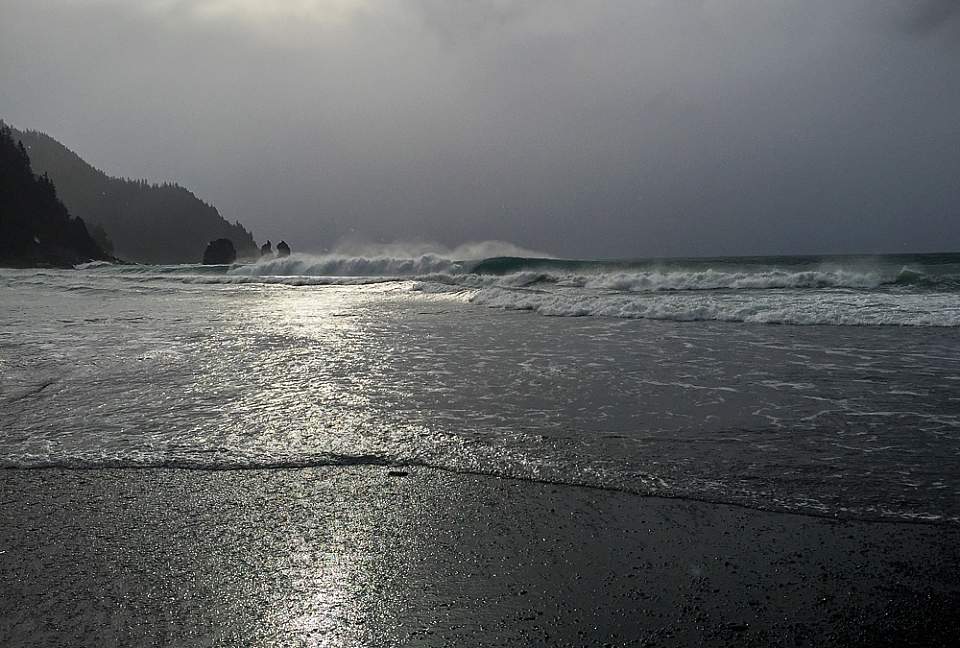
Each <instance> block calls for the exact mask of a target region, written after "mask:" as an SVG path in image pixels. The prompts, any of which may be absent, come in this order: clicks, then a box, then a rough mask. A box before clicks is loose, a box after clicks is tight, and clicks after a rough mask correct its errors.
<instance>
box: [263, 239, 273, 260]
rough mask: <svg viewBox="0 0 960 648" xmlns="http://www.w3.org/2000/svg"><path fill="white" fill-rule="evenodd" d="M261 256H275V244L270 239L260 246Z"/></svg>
mask: <svg viewBox="0 0 960 648" xmlns="http://www.w3.org/2000/svg"><path fill="white" fill-rule="evenodd" d="M260 256H262V257H265V256H273V245H271V244H270V241H267V242H266V243H264V244H263V245H261V246H260Z"/></svg>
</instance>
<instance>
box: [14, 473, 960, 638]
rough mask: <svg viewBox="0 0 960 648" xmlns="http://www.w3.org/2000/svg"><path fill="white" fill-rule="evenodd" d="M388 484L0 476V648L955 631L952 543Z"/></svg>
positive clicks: (354, 476)
mask: <svg viewBox="0 0 960 648" xmlns="http://www.w3.org/2000/svg"><path fill="white" fill-rule="evenodd" d="M404 470H405V471H406V472H408V473H409V474H407V475H406V476H391V475H390V474H389V471H388V469H387V468H384V467H374V466H354V467H322V468H315V469H298V470H269V471H253V470H250V471H220V472H204V471H190V470H153V469H150V470H136V469H117V470H87V471H71V470H59V469H48V470H0V645H3V646H66V645H70V646H208V645H209V646H538V645H544V646H604V645H613V646H621V645H626V646H728V645H729V646H767V645H783V646H861V645H862V646H878V645H889V646H904V645H916V646H938V645H943V646H946V645H951V644H952V643H953V642H954V641H955V640H956V638H957V637H960V529H957V528H954V527H938V526H932V525H921V524H899V523H874V522H853V521H836V520H830V519H822V518H814V517H806V516H800V515H790V514H782V513H770V512H762V511H754V510H749V509H744V508H738V507H732V506H725V505H716V504H705V503H698V502H690V501H680V500H663V499H657V498H645V497H639V496H636V495H630V494H626V493H618V492H608V491H600V490H595V489H588V488H577V487H565V486H553V485H548V484H539V483H531V482H524V481H517V480H509V479H500V478H495V477H485V476H471V475H457V474H452V473H446V472H442V471H436V470H431V469H425V468H407V469H404Z"/></svg>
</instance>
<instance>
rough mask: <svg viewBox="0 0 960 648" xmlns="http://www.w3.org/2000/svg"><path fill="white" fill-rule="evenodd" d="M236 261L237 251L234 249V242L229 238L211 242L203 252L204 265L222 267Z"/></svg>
mask: <svg viewBox="0 0 960 648" xmlns="http://www.w3.org/2000/svg"><path fill="white" fill-rule="evenodd" d="M236 260H237V250H236V248H234V247H233V241H231V240H230V239H227V238H220V239H217V240H215V241H210V243H209V244H208V245H207V249H206V250H204V252H203V264H204V265H222V264H227V263H233V262H234V261H236Z"/></svg>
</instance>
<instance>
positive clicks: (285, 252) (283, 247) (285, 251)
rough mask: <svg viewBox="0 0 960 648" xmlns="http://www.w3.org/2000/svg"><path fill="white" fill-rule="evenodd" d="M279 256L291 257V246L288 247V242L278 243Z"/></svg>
mask: <svg viewBox="0 0 960 648" xmlns="http://www.w3.org/2000/svg"><path fill="white" fill-rule="evenodd" d="M277 256H282V257H285V256H290V246H289V245H287V242H286V241H280V242H279V243H277Z"/></svg>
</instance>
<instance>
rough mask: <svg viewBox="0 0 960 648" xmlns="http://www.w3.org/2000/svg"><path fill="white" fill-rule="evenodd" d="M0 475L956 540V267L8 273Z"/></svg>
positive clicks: (465, 258) (460, 257)
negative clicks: (328, 488)
mask: <svg viewBox="0 0 960 648" xmlns="http://www.w3.org/2000/svg"><path fill="white" fill-rule="evenodd" d="M0 303H2V305H3V309H2V311H0V467H4V468H18V469H27V470H34V469H42V468H48V467H71V468H83V469H96V468H102V467H108V466H109V467H127V468H138V467H167V468H181V469H196V470H236V469H245V468H273V469H295V468H298V467H303V466H323V465H331V464H336V465H342V464H348V465H349V464H376V465H385V466H387V465H404V466H417V465H424V466H434V467H437V468H441V469H444V470H449V471H453V472H467V473H484V474H493V475H502V476H510V477H515V478H518V479H530V480H538V481H548V482H555V483H570V484H581V485H588V486H594V487H598V488H612V489H617V490H625V491H629V492H635V493H638V494H641V495H651V496H662V497H682V498H691V499H698V500H704V501H720V502H728V503H733V504H739V505H743V506H750V507H755V508H763V509H770V510H782V511H789V512H795V513H802V514H809V515H825V516H831V517H841V518H843V517H849V518H857V519H891V520H911V521H917V522H926V523H938V524H960V504H958V502H960V486H958V484H960V479H958V477H960V470H958V468H957V466H958V465H960V462H958V461H957V459H958V458H960V397H958V396H957V393H958V387H960V330H958V327H960V255H951V254H941V255H887V256H870V257H866V256H861V257H750V258H718V259H654V260H567V259H555V258H548V257H544V256H542V255H536V254H535V253H533V252H530V251H527V250H521V249H518V248H509V249H504V248H503V247H499V248H498V247H490V246H479V247H473V248H461V249H458V250H437V249H431V248H427V247H425V248H423V249H414V250H411V249H409V248H401V247H396V248H377V249H368V250H353V251H349V252H340V253H336V254H325V255H293V256H290V257H287V258H282V259H278V258H273V259H264V260H260V261H256V262H248V263H237V264H232V265H227V266H202V265H182V266H142V265H111V264H106V263H94V264H87V265H85V266H81V267H78V268H77V269H74V270H52V269H30V270H13V269H0Z"/></svg>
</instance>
